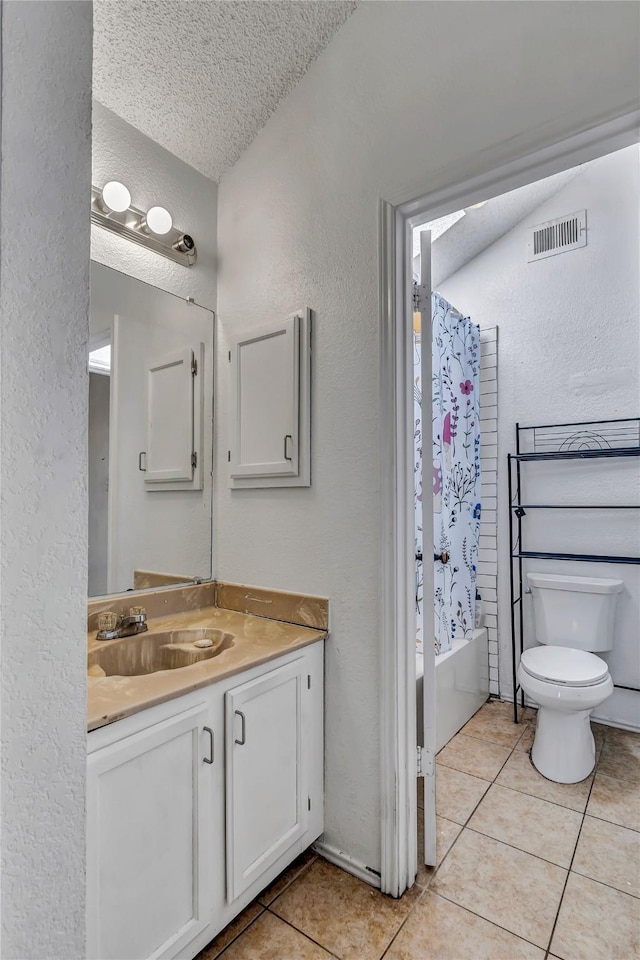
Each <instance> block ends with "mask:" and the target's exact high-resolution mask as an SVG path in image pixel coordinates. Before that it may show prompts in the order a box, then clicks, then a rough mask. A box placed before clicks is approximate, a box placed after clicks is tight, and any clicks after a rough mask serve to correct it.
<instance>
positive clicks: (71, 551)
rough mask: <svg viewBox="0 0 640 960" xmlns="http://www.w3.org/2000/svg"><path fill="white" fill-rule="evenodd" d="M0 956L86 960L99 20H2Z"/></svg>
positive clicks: (12, 16) (47, 14)
mask: <svg viewBox="0 0 640 960" xmlns="http://www.w3.org/2000/svg"><path fill="white" fill-rule="evenodd" d="M2 18H3V22H2V61H3V64H2V174H1V176H2V180H1V185H0V188H1V192H2V207H1V218H0V247H1V251H2V252H1V261H0V268H1V280H0V311H1V315H2V323H1V325H0V356H1V388H0V414H1V418H2V420H1V422H2V434H1V438H0V453H1V468H0V471H1V472H0V490H1V495H2V500H1V512H0V548H1V551H2V567H1V581H0V586H1V590H2V594H1V602H2V606H1V615H0V642H1V652H2V740H1V751H2V792H1V796H0V801H1V807H2V956H3V957H5V958H7V960H9V958H21V960H24V958H45V957H46V958H54V957H55V958H61V960H62V958H64V960H72V958H78V960H79V958H81V957H84V956H85V920H84V900H85V893H84V890H85V863H84V850H85V811H84V784H85V764H86V759H85V740H86V720H85V717H86V690H85V688H86V583H87V487H86V474H87V390H88V379H87V366H86V363H87V361H86V356H87V341H88V306H89V218H88V206H87V200H88V197H89V188H90V172H91V145H90V135H91V4H90V3H64V2H60V3H40V2H34V3H3V4H2Z"/></svg>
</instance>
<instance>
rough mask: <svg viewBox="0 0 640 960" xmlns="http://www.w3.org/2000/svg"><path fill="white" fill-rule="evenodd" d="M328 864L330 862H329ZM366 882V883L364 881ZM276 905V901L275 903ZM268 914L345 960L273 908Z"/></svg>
mask: <svg viewBox="0 0 640 960" xmlns="http://www.w3.org/2000/svg"><path fill="white" fill-rule="evenodd" d="M327 862H328V861H327ZM362 882H364V881H362ZM274 903H275V901H274ZM265 909H266V912H267V913H270V914H271V915H272V916H274V917H277V918H278V920H282V922H283V923H286V924H287V926H288V927H291V929H292V930H295V931H296V933H300V934H302V936H303V937H306V938H307V940H310V941H311V943H315V945H316V947H320V948H321V949H322V950H324V951H325V953H328V954H329V956H330V957H335V958H336V960H343V958H341V957H340V956H339V955H338V954H337V953H334V952H333V950H330V949H329V947H326V946H325V945H324V944H323V943H320V941H319V940H314V938H313V937H312V936H310V935H309V934H308V933H306V932H305V931H304V930H301V929H300V927H296V925H295V923H292V922H291V920H287V918H286V917H281V916H280V914H279V913H276V912H275V910H272V909H271V907H266V908H265Z"/></svg>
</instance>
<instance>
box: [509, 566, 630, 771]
mask: <svg viewBox="0 0 640 960" xmlns="http://www.w3.org/2000/svg"><path fill="white" fill-rule="evenodd" d="M527 580H528V583H529V586H530V588H531V594H532V597H533V618H534V624H535V638H536V640H537V642H538V644H539V646H536V647H531V648H529V649H528V650H525V651H524V652H523V654H522V657H521V658H520V665H519V667H518V680H519V683H520V686H521V687H522V689H523V690H524V692H525V693H526V694H527V696H528V697H529V698H530V699H531V700H533V701H534V702H535V703H537V704H538V705H539V709H538V718H537V723H536V732H535V738H534V742H533V747H532V749H531V759H532V761H533V764H534V766H535V767H536V769H537V770H539V772H540V773H541V774H542V775H543V776H544V777H546V778H547V779H548V780H554V781H556V782H557V783H578V782H579V781H580V780H584V779H585V777H588V776H589V774H590V773H591V771H592V770H593V768H594V766H595V743H594V739H593V734H592V732H591V724H590V721H589V716H590V714H591V711H592V710H594V709H595V708H596V707H598V706H600V704H601V703H604V701H605V700H606V699H607V697H610V696H611V694H612V693H613V680H612V679H611V676H610V674H609V668H608V666H607V664H606V663H605V662H604V660H602V659H601V658H600V657H598V656H596V654H597V653H601V652H603V651H606V650H611V648H612V646H613V632H614V622H615V612H616V604H617V600H618V594H619V593H620V591H621V590H622V587H623V584H622V581H621V580H603V579H598V578H596V577H571V576H558V575H555V574H551V573H528V574H527Z"/></svg>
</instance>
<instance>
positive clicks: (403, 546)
mask: <svg viewBox="0 0 640 960" xmlns="http://www.w3.org/2000/svg"><path fill="white" fill-rule="evenodd" d="M639 127H640V111H634V112H632V113H626V114H624V115H622V116H619V117H617V118H615V119H612V120H607V121H606V122H603V123H601V124H599V125H597V126H595V127H592V128H590V129H588V130H586V131H582V132H580V133H577V134H574V135H573V136H570V137H568V138H567V139H564V140H561V141H558V142H556V143H553V144H551V145H548V146H545V147H544V148H542V149H539V150H536V151H535V152H533V153H528V154H522V155H518V154H516V155H514V157H513V158H512V160H511V161H510V162H508V163H505V164H502V165H501V166H498V167H493V168H491V167H489V168H486V167H485V168H482V161H480V162H479V166H480V167H481V169H482V172H481V173H480V174H478V175H476V176H473V177H470V178H467V179H466V180H464V181H462V182H453V183H451V184H450V185H448V186H445V187H444V188H442V189H438V190H436V191H434V192H431V193H430V192H429V185H428V184H426V185H425V188H424V191H423V192H422V194H420V193H418V199H414V198H415V196H416V194H415V193H414V194H413V196H412V197H411V198H409V197H407V198H406V200H402V199H401V200H400V201H399V202H397V201H394V203H390V202H387V201H386V200H380V202H379V291H380V331H379V334H380V395H381V408H380V409H381V412H380V448H381V449H380V453H381V474H382V475H381V494H382V517H381V532H382V544H381V554H382V556H381V564H380V596H381V611H380V623H381V630H380V633H381V653H380V657H381V660H380V674H381V677H382V689H381V709H380V722H381V727H380V739H381V757H380V767H381V810H382V816H381V878H380V886H381V889H382V891H383V892H384V893H388V894H390V895H391V896H394V897H398V896H400V895H401V894H402V893H403V892H404V891H405V890H406V889H407V887H410V886H411V885H412V884H413V882H414V880H415V877H416V868H417V857H416V829H417V827H416V818H417V800H416V693H415V691H416V669H415V642H414V637H415V601H414V582H415V555H414V554H415V546H414V521H413V482H414V481H413V339H412V329H413V327H412V279H413V278H412V275H411V261H412V257H411V256H410V251H411V249H412V246H411V233H412V230H413V227H415V226H418V225H419V224H420V223H425V222H426V221H428V220H432V219H435V218H437V217H440V216H444V215H445V214H447V213H451V211H453V210H460V209H462V208H464V207H468V206H471V204H473V203H478V202H480V201H481V200H489V199H491V198H492V197H495V196H499V195H500V194H503V193H507V192H508V191H509V190H515V189H517V188H518V187H521V186H524V185H526V184H528V183H532V182H534V181H536V180H541V179H543V178H545V177H550V176H553V174H556V173H560V172H561V171H563V170H567V169H569V168H570V167H574V166H577V165H578V164H581V163H586V162H587V161H589V160H594V159H596V158H597V157H600V156H604V155H605V154H607V153H613V152H614V151H615V150H621V149H622V148H623V147H627V146H630V145H631V144H633V143H636V142H637V141H638V139H640V131H639ZM425 549H426V541H425ZM425 566H426V565H425ZM425 603H426V591H425ZM429 623H430V620H429V618H428V617H425V628H426V625H427V624H429ZM427 642H428V638H427V636H426V629H425V643H427ZM425 666H426V661H425ZM425 682H426V681H425Z"/></svg>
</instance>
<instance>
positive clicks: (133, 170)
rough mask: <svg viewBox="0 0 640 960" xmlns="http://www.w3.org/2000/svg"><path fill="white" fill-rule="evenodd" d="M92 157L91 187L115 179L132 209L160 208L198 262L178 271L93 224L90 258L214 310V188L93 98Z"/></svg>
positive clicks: (156, 257) (147, 251) (151, 254)
mask: <svg viewBox="0 0 640 960" xmlns="http://www.w3.org/2000/svg"><path fill="white" fill-rule="evenodd" d="M177 82H179V81H177ZM92 154H93V172H92V177H93V183H94V185H95V186H96V187H102V186H104V184H105V183H106V182H107V181H108V180H120V181H121V182H122V183H124V184H125V185H126V186H127V187H128V188H129V190H130V191H131V198H132V203H133V205H134V206H136V207H139V208H140V209H142V210H148V209H149V207H150V206H153V204H154V203H159V204H161V205H162V206H163V207H166V208H167V210H169V212H170V213H171V215H172V216H173V220H174V223H175V225H176V227H178V228H179V229H181V230H184V231H185V233H190V234H191V235H192V236H193V238H194V240H195V241H196V247H197V249H198V260H197V263H196V264H195V266H193V267H183V266H182V265H181V264H179V263H174V262H173V261H172V260H167V259H166V258H165V257H161V256H159V255H158V254H157V253H154V252H153V251H151V250H147V249H145V248H144V247H139V246H138V245H137V244H135V243H131V242H130V241H129V240H125V239H123V238H122V237H118V236H116V235H115V234H113V233H109V232H108V231H107V230H103V229H101V228H100V227H96V226H92V227H91V257H92V259H93V260H97V261H98V262H99V263H104V264H105V265H106V266H107V267H113V268H114V270H121V271H122V272H123V273H127V274H129V276H131V277H137V279H138V280H144V281H145V283H150V284H152V285H153V286H155V287H159V288H160V289H161V290H167V291H169V293H175V294H177V295H178V296H180V297H185V298H186V297H193V298H194V299H195V301H196V303H199V304H200V305H201V306H203V307H207V308H208V309H209V310H215V308H216V218H217V209H216V202H217V192H218V188H217V185H216V184H215V183H214V182H213V180H209V178H208V177H205V176H203V175H202V174H201V173H198V171H197V170H194V169H193V167H190V166H189V165H188V164H186V163H184V162H183V161H182V160H179V159H178V157H176V156H174V155H173V154H172V153H169V151H168V150H165V149H164V147H161V146H159V145H158V144H157V143H155V142H154V141H153V140H150V139H149V137H146V136H145V135H144V134H143V133H140V131H139V130H136V128H135V127H132V126H131V124H129V123H127V122H126V121H125V120H122V119H121V118H120V117H118V116H116V114H115V113H113V112H112V111H111V110H108V109H107V108H106V107H103V106H102V104H101V103H98V102H97V101H96V100H94V101H93V142H92Z"/></svg>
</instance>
